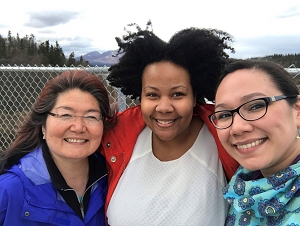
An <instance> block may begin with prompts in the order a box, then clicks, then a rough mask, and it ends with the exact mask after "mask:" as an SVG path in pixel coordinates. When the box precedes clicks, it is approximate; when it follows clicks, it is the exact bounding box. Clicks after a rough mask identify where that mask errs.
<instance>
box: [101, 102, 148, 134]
mask: <svg viewBox="0 0 300 226" xmlns="http://www.w3.org/2000/svg"><path fill="white" fill-rule="evenodd" d="M144 127H145V122H144V119H143V117H142V111H141V107H140V105H137V106H134V107H130V108H127V109H126V110H125V111H123V112H120V113H119V114H118V122H117V125H116V126H115V127H114V128H112V129H110V130H108V131H107V132H106V134H105V137H107V136H111V135H122V134H123V135H125V136H127V135H128V136H132V135H134V134H139V133H140V132H141V131H142V129H143V128H144Z"/></svg>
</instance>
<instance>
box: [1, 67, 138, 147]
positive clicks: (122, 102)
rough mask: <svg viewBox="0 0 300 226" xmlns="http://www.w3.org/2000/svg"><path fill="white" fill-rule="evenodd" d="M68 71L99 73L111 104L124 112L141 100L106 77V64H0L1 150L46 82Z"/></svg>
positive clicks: (9, 140)
mask: <svg viewBox="0 0 300 226" xmlns="http://www.w3.org/2000/svg"><path fill="white" fill-rule="evenodd" d="M66 70H86V71H88V72H89V73H91V74H95V75H96V76H98V77H99V78H100V79H101V80H102V81H103V83H104V85H105V86H106V88H107V90H108V92H109V98H110V103H111V104H112V105H118V107H119V110H120V111H123V110H124V109H126V108H127V107H130V106H134V105H136V104H137V103H138V102H137V101H134V100H132V99H130V98H129V97H126V96H124V95H123V94H122V93H121V91H120V90H119V89H116V88H113V87H112V86H110V85H109V84H108V82H107V80H106V77H107V75H108V68H107V67H30V66H27V67H23V66H20V67H16V66H14V67H11V66H7V67H5V66H3V65H2V66H0V152H1V151H3V150H5V149H6V148H7V147H8V146H9V144H10V143H11V142H12V141H13V139H14V137H15V131H16V129H17V128H18V125H19V124H20V123H21V122H22V121H23V120H24V116H26V115H27V114H28V112H29V111H30V109H31V107H32V105H33V104H34V102H35V100H36V99H37V97H38V95H39V93H40V92H41V90H42V89H43V87H44V85H45V83H46V82H47V81H48V80H50V79H51V78H54V77H56V76H57V75H59V74H60V73H61V72H63V71H66Z"/></svg>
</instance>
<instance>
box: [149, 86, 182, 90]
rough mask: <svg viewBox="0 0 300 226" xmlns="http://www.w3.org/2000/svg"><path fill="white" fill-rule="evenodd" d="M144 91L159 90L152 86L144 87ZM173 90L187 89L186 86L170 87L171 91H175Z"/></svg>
mask: <svg viewBox="0 0 300 226" xmlns="http://www.w3.org/2000/svg"><path fill="white" fill-rule="evenodd" d="M145 89H154V90H159V89H158V88H157V87H154V86H146V87H145V88H144V90H145ZM175 89H186V90H187V89H188V88H187V87H186V86H181V85H179V86H174V87H172V88H171V90H175Z"/></svg>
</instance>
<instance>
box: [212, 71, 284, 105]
mask: <svg viewBox="0 0 300 226" xmlns="http://www.w3.org/2000/svg"><path fill="white" fill-rule="evenodd" d="M252 93H261V94H263V95H265V96H272V95H277V94H279V93H280V91H279V90H278V89H277V87H276V86H275V84H274V82H273V81H272V80H271V77H270V75H269V74H267V73H266V72H264V71H261V70H256V69H242V70H237V71H235V72H233V73H229V74H228V75H227V76H226V77H225V78H224V79H223V80H222V82H221V83H220V85H219V87H218V89H217V93H216V103H217V102H220V101H228V100H233V101H237V100H239V99H240V98H242V97H244V96H246V95H249V94H252Z"/></svg>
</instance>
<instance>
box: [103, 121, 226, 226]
mask: <svg viewBox="0 0 300 226" xmlns="http://www.w3.org/2000/svg"><path fill="white" fill-rule="evenodd" d="M151 137H152V131H151V130H150V129H149V128H148V127H146V128H145V129H144V130H143V131H142V133H141V134H140V135H139V137H138V140H137V143H136V145H135V148H134V151H133V154H132V157H131V159H130V162H129V164H128V166H127V168H126V169H125V171H124V173H123V175H122V176H121V178H120V180H119V182H118V184H117V187H116V189H115V191H114V194H113V196H112V198H111V201H110V203H109V206H108V210H107V217H108V223H109V225H111V226H118V225H121V226H144V225H145V226H148V225H151V226H152V225H163V226H167V225H170V226H176V225H178V226H189V225H190V226H193V225H205V226H207V225H212V226H218V225H224V222H225V218H226V214H227V210H228V205H227V203H226V201H225V200H224V198H223V195H222V188H223V187H224V186H225V184H226V180H225V174H224V172H223V169H222V164H221V162H220V160H219V158H218V151H217V146H216V144H215V141H214V139H213V137H212V135H211V133H210V132H209V130H208V128H207V126H206V125H205V124H204V125H203V128H202V129H201V131H200V133H199V134H198V137H197V139H196V141H195V143H194V145H193V146H192V147H191V148H190V150H188V151H187V152H186V153H185V154H184V155H183V156H181V157H180V158H178V159H176V160H173V161H167V162H162V161H160V160H158V159H157V158H156V157H155V156H154V155H153V153H152V139H151Z"/></svg>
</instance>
